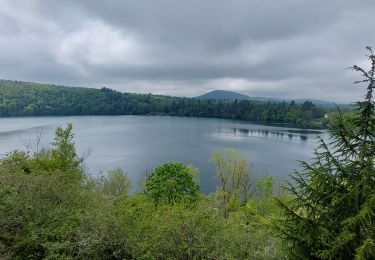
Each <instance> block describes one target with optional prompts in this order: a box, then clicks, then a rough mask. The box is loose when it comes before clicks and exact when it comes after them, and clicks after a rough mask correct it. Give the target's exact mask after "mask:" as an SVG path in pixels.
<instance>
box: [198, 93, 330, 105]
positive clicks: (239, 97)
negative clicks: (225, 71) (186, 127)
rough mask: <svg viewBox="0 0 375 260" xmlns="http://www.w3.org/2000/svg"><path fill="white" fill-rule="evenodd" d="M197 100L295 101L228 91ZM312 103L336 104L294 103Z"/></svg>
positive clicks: (301, 102)
mask: <svg viewBox="0 0 375 260" xmlns="http://www.w3.org/2000/svg"><path fill="white" fill-rule="evenodd" d="M195 98H196V99H203V100H207V99H212V100H214V99H215V100H235V99H237V100H253V101H260V102H269V101H271V102H288V103H289V102H291V101H292V100H293V99H283V98H272V97H250V96H248V95H244V94H241V93H237V92H233V91H226V90H214V91H211V92H208V93H206V94H204V95H201V96H198V97H195ZM307 100H309V101H311V102H313V103H314V104H315V105H317V106H328V107H332V106H334V105H335V104H334V103H333V102H330V101H324V100H318V99H306V98H303V99H294V102H296V103H297V104H303V103H304V102H305V101H307Z"/></svg>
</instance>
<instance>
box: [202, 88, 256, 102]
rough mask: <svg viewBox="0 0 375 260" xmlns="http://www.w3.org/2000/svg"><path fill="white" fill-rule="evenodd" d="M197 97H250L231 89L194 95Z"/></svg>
mask: <svg viewBox="0 0 375 260" xmlns="http://www.w3.org/2000/svg"><path fill="white" fill-rule="evenodd" d="M196 98H197V99H204V100H207V99H212V100H235V99H237V100H249V99H250V97H249V96H247V95H244V94H240V93H237V92H233V91H226V90H214V91H211V92H208V93H206V94H204V95H201V96H199V97H196Z"/></svg>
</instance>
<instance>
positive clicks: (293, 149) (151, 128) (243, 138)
mask: <svg viewBox="0 0 375 260" xmlns="http://www.w3.org/2000/svg"><path fill="white" fill-rule="evenodd" d="M68 122H71V123H72V124H73V131H74V133H75V143H76V148H77V150H78V152H79V153H80V154H85V156H87V158H86V160H85V164H86V167H87V170H88V171H89V172H90V173H91V174H97V173H98V172H101V171H102V172H105V171H107V170H108V169H113V168H118V167H119V168H122V169H124V170H125V171H126V172H127V173H128V176H129V178H130V179H131V180H132V183H133V186H135V187H137V186H138V184H139V182H140V180H141V178H143V176H144V173H145V172H146V171H151V170H152V169H153V168H154V167H155V166H156V165H158V164H161V163H164V162H168V161H181V162H183V163H185V164H192V165H193V166H195V167H197V168H199V170H200V174H199V179H200V186H201V191H203V192H211V191H214V190H215V188H216V179H215V178H214V176H215V167H214V164H213V162H212V161H211V154H212V152H213V151H216V150H222V149H223V148H225V147H232V148H235V149H236V150H238V151H239V152H240V153H242V154H244V155H245V156H247V157H248V158H249V159H250V160H251V161H252V163H253V166H254V167H255V168H256V169H257V172H259V173H262V174H269V175H272V176H275V177H276V178H277V179H285V178H288V174H291V173H292V171H293V169H295V168H297V161H298V160H309V159H311V158H312V154H313V149H314V148H315V147H316V145H317V143H316V137H317V135H318V132H317V131H308V130H303V129H295V128H287V127H276V126H268V125H267V126H266V125H259V124H253V123H249V122H242V121H234V120H225V119H211V118H185V117H161V116H72V117H22V118H21V117H18V118H0V155H2V156H3V155H4V154H5V153H6V152H8V151H10V150H12V149H23V150H25V149H26V147H35V143H36V140H37V139H38V136H41V138H40V140H41V144H42V145H44V146H48V145H49V144H50V142H51V141H52V139H53V136H54V131H55V128H56V127H57V126H65V125H66V124H67V123H68ZM323 135H325V134H324V133H323Z"/></svg>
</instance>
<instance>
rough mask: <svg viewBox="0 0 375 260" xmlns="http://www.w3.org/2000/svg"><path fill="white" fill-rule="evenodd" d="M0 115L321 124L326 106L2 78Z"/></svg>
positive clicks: (318, 125)
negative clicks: (135, 91) (181, 117)
mask: <svg viewBox="0 0 375 260" xmlns="http://www.w3.org/2000/svg"><path fill="white" fill-rule="evenodd" d="M0 101H1V102H0V116H3V117H4V116H51V115H58V116H62V115H169V116H193V117H217V118H230V119H240V120H248V121H256V122H267V123H287V124H294V125H299V126H305V127H322V125H323V124H324V120H323V118H324V116H325V114H326V113H327V112H328V108H323V107H317V106H315V105H314V104H313V103H312V102H309V101H306V102H305V103H303V104H296V103H295V102H293V101H292V102H290V103H286V102H261V101H249V100H240V101H238V100H234V101H233V100H232V101H230V100H228V101H224V100H201V99H194V98H180V97H170V96H158V95H151V94H132V93H121V92H118V91H115V90H111V89H108V88H102V89H100V90H99V89H89V88H73V87H62V86H54V85H46V84H37V83H29V82H20V81H7V80H0Z"/></svg>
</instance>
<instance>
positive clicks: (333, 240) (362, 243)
mask: <svg viewBox="0 0 375 260" xmlns="http://www.w3.org/2000/svg"><path fill="white" fill-rule="evenodd" d="M367 50H368V52H369V55H368V56H367V58H368V60H369V62H370V68H369V69H363V68H361V67H359V66H357V65H354V66H353V67H351V69H352V70H354V71H356V72H359V73H361V74H362V80H358V81H356V82H354V83H355V84H358V85H363V84H366V85H367V92H366V95H365V98H364V100H363V101H360V102H357V103H356V113H355V116H354V117H351V118H349V117H345V115H343V114H342V113H341V112H340V111H339V113H338V116H337V118H335V120H333V122H332V123H331V125H330V130H329V132H330V139H329V140H328V141H325V140H323V139H322V138H319V144H320V145H319V147H318V148H317V149H316V150H315V153H314V154H315V156H314V160H313V162H312V163H306V162H301V165H302V168H303V170H302V171H301V172H295V174H294V175H293V176H292V177H293V179H294V181H293V183H292V184H291V183H290V184H289V186H288V188H287V189H288V190H289V191H290V192H291V194H292V199H291V201H290V202H289V203H285V202H282V201H279V205H280V206H281V207H282V209H283V211H284V212H285V214H284V217H283V219H282V220H280V223H278V225H277V229H278V231H279V234H280V235H281V236H282V237H283V238H284V240H285V247H286V253H287V255H288V257H289V258H291V259H375V167H374V156H375V116H374V101H373V91H374V88H375V77H374V76H375V55H374V53H373V51H372V49H371V47H367Z"/></svg>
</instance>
